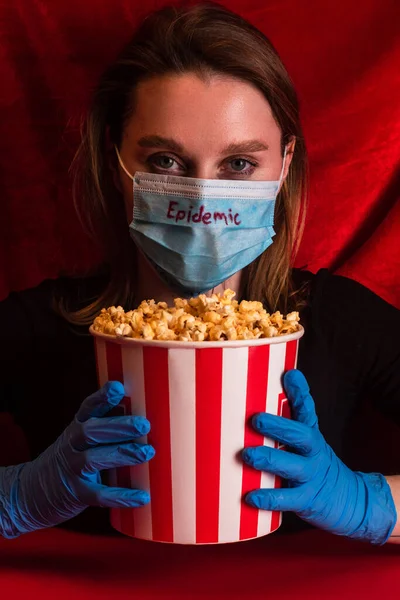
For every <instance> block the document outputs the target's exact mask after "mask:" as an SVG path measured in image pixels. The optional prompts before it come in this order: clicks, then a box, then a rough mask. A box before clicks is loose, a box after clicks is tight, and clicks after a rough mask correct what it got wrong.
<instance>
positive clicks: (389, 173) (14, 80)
mask: <svg viewBox="0 0 400 600" xmlns="http://www.w3.org/2000/svg"><path fill="white" fill-rule="evenodd" d="M162 4H165V1H164V0H147V2H141V3H139V2H134V1H132V0H114V1H113V2H109V1H106V0H87V1H85V2H82V1H81V0H69V1H68V2H53V1H51V0H42V1H40V0H31V1H30V2H26V1H25V0H13V2H2V3H0V36H1V40H2V43H1V48H0V80H1V86H0V111H1V120H0V170H1V186H2V189H1V198H2V213H1V219H0V297H4V296H6V295H7V294H8V292H9V290H20V289H25V288H28V287H32V286H35V285H37V284H38V283H40V281H42V280H43V279H45V278H48V277H51V278H55V277H57V276H59V275H60V274H65V273H67V274H71V273H82V272H83V271H84V270H85V268H86V267H89V266H91V265H94V264H96V263H97V261H98V257H96V254H95V251H94V248H93V246H91V245H90V244H89V242H88V240H86V239H85V237H84V235H83V233H81V231H80V227H79V225H78V220H77V218H76V216H75V214H74V209H73V205H72V200H71V191H70V182H69V179H68V166H69V164H70V161H71V158H72V156H73V154H74V152H75V150H76V146H77V141H78V129H79V127H78V124H79V119H80V115H81V113H82V112H83V111H84V109H85V106H86V104H87V100H88V97H89V94H90V90H91V88H92V87H93V85H94V84H95V82H96V81H97V79H98V77H99V75H100V73H101V72H102V71H103V69H104V67H105V66H106V64H107V63H108V62H110V61H111V60H112V59H113V57H114V56H115V55H116V54H117V53H118V51H119V50H120V48H121V47H122V46H123V44H124V43H125V42H126V41H127V40H128V39H129V37H130V35H131V33H132V30H133V27H134V25H135V24H136V23H137V22H138V20H139V18H140V17H141V16H142V15H143V13H144V12H145V11H147V10H150V9H151V8H155V7H159V6H161V5H162ZM222 4H225V5H227V6H229V7H230V8H232V9H234V10H237V11H238V12H240V13H241V14H243V15H244V16H245V17H247V18H248V19H249V20H250V21H251V22H253V23H254V24H256V25H257V26H258V27H259V28H260V29H261V30H262V31H263V32H265V33H266V34H267V35H268V36H269V37H270V38H271V40H272V42H273V43H274V45H275V46H276V48H277V49H278V51H279V52H280V54H281V56H282V58H283V59H284V62H285V63H286V65H287V68H288V70H289V72H290V74H291V76H292V78H293V80H294V83H295V85H296V87H297V90H298V93H299V97H300V100H301V105H302V114H303V123H304V131H305V137H306V140H307V143H308V147H309V153H310V171H311V196H310V206H309V214H308V221H307V227H306V231H305V236H304V240H303V244H302V247H301V251H300V254H299V256H298V260H297V264H298V265H299V266H303V265H307V266H308V268H309V269H310V270H312V271H316V270H318V269H319V268H320V267H327V266H328V267H332V268H333V269H339V272H341V273H343V274H346V275H348V276H350V277H353V278H355V279H358V280H359V281H361V282H362V283H364V284H365V285H367V286H369V287H370V288H372V289H373V290H374V291H375V292H377V293H378V294H380V295H382V296H383V297H384V298H386V299H387V300H389V301H391V302H393V303H395V304H397V305H398V306H400V284H399V282H400V252H399V251H398V247H399V242H398V239H399V235H400V203H399V202H398V198H399V189H400V186H399V179H398V177H399V176H398V169H397V167H398V161H399V156H400V103H399V102H398V90H399V84H400V69H399V64H400V36H399V35H398V32H399V25H398V24H399V20H400V5H399V2H398V0H364V1H363V2H361V3H351V2H348V0H325V1H324V2H323V5H321V2H320V1H319V0H308V1H307V2H299V1H298V0H285V1H282V0H269V1H268V2H266V1H265V0H247V1H246V2H243V1H242V0H222Z"/></svg>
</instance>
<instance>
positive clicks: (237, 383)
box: [92, 329, 304, 544]
mask: <svg viewBox="0 0 400 600" xmlns="http://www.w3.org/2000/svg"><path fill="white" fill-rule="evenodd" d="M92 333H93V335H94V336H95V347H96V357H97V367H98V377H99V384H100V385H103V384H104V383H105V382H106V381H108V380H118V381H121V382H122V383H123V384H124V387H125V393H126V396H125V398H124V400H123V402H122V404H121V407H122V410H123V411H124V412H125V413H126V414H130V413H132V414H134V415H143V416H146V417H147V418H148V419H149V421H150V423H151V432H150V433H149V435H148V436H146V438H143V439H142V440H140V441H143V442H149V443H150V444H152V445H153V446H154V448H155V450H156V455H155V457H154V458H153V459H152V460H151V461H150V462H149V463H146V464H143V465H139V466H136V467H132V468H129V467H126V468H120V469H116V470H115V471H110V472H109V473H110V479H109V483H110V484H111V485H115V486H121V487H133V488H140V489H145V490H147V491H149V492H150V495H151V502H150V504H148V505H147V506H145V507H143V508H136V509H128V508H125V509H113V510H112V511H111V524H112V526H113V527H114V528H115V529H117V530H118V531H120V532H121V533H124V534H126V535H129V536H133V537H136V538H141V539H146V540H153V541H158V542H171V543H178V544H217V543H225V542H237V541H240V540H248V539H252V538H256V537H260V536H264V535H267V534H269V533H271V532H273V531H275V530H276V529H278V527H279V526H280V523H281V514H280V513H276V512H267V511H259V510H257V509H255V508H252V507H250V506H248V505H247V504H245V502H244V501H243V496H244V495H245V494H246V493H247V492H249V491H250V490H254V489H257V488H260V487H265V488H268V487H269V488H274V487H275V488H277V487H279V486H280V479H279V478H278V477H275V476H274V475H270V474H267V473H263V472H260V471H256V470H255V469H252V468H250V467H248V466H247V465H245V464H244V463H243V462H242V460H241V458H240V453H241V450H242V449H243V448H244V447H245V446H256V445H262V444H265V445H267V446H274V445H275V447H278V445H277V444H276V443H275V442H273V441H272V440H270V439H267V438H263V437H262V436H260V435H259V434H258V433H256V432H255V431H254V430H253V428H252V427H251V425H250V424H249V420H250V417H251V416H252V415H253V414H254V413H257V412H261V411H266V412H269V413H272V414H276V415H283V416H286V417H289V416H290V411H289V406H288V402H287V399H286V396H285V393H284V391H283V389H282V374H283V373H284V372H285V371H286V370H288V369H292V368H294V367H295V366H296V361H297V350H298V343H299V338H300V337H301V336H302V335H303V333H304V331H303V329H300V331H298V332H296V333H294V334H291V335H286V336H282V337H276V338H267V339H262V340H243V341H237V342H162V341H149V342H146V341H143V340H133V339H127V338H115V337H112V336H108V335H104V334H97V333H95V332H93V331H92Z"/></svg>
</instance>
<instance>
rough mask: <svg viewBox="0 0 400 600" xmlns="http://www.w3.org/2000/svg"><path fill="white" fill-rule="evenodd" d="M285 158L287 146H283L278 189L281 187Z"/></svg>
mask: <svg viewBox="0 0 400 600" xmlns="http://www.w3.org/2000/svg"><path fill="white" fill-rule="evenodd" d="M286 156H287V146H285V151H284V153H283V163H282V169H281V174H280V175H279V188H280V187H281V185H282V179H283V173H284V172H285V163H286Z"/></svg>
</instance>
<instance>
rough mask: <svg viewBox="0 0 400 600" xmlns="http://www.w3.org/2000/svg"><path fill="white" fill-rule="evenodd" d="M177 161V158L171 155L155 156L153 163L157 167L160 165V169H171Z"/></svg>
mask: <svg viewBox="0 0 400 600" xmlns="http://www.w3.org/2000/svg"><path fill="white" fill-rule="evenodd" d="M175 163H176V160H174V159H173V158H171V157H170V156H155V157H154V158H153V164H155V165H156V166H157V167H160V169H170V168H171V167H173V166H174V164H175Z"/></svg>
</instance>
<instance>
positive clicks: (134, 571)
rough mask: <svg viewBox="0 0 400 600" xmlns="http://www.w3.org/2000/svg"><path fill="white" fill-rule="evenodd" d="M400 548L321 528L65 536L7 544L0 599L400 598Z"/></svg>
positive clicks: (0, 557)
mask: <svg viewBox="0 0 400 600" xmlns="http://www.w3.org/2000/svg"><path fill="white" fill-rule="evenodd" d="M399 560H400V546H394V545H393V546H390V545H388V544H387V545H386V546H384V547H382V548H374V547H372V546H369V545H366V544H365V545H364V544H362V543H360V542H352V541H350V540H345V539H342V538H338V537H335V536H332V535H329V534H325V533H322V532H318V531H307V532H302V533H300V534H292V535H291V536H279V535H278V536H277V535H274V534H273V535H271V536H268V537H265V538H261V539H258V540H253V541H250V542H239V543H237V544H228V545H220V546H197V547H193V546H175V545H170V544H158V543H154V542H145V541H140V540H134V539H131V538H125V537H122V536H121V537H119V536H118V537H115V538H114V537H112V538H107V537H104V536H89V535H84V534H77V533H72V532H66V531H61V530H48V531H42V532H38V533H33V534H28V535H26V536H24V537H21V538H19V539H16V540H3V539H0V585H1V597H2V598H4V599H7V598H37V599H40V600H46V599H51V600H54V598H57V600H64V599H65V600H67V599H68V600H70V599H71V598H74V600H91V599H93V600H94V599H97V600H102V599H107V600H110V598H113V599H115V600H123V599H125V598H140V600H148V599H154V598H171V599H180V598H182V599H185V600H186V599H190V598H218V599H223V598H227V599H230V600H231V599H236V598H238V599H239V598H240V599H242V600H243V599H247V598H249V599H250V598H251V600H261V599H263V600H264V599H267V598H276V599H279V600H286V599H287V600H293V599H296V600H303V599H304V600H305V599H307V600H337V598H340V600H354V599H357V600H358V599H362V600H369V599H372V598H373V599H375V598H384V599H385V600H395V599H396V600H397V599H398V598H399V596H400V579H399V575H398V573H399Z"/></svg>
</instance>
